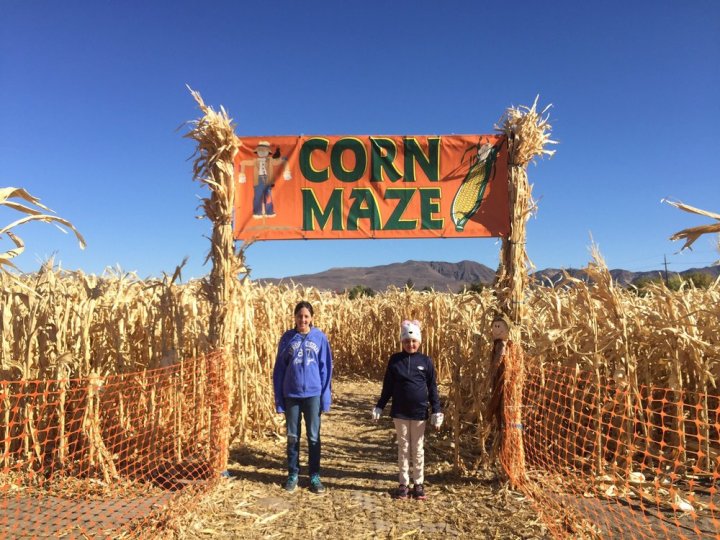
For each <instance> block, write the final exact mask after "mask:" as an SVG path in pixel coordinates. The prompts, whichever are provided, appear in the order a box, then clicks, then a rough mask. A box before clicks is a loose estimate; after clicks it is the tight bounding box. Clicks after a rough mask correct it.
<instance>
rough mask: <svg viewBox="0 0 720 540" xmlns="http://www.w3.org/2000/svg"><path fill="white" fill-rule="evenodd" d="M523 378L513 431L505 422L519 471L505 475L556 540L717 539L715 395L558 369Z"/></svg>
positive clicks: (719, 423) (718, 421) (719, 406)
mask: <svg viewBox="0 0 720 540" xmlns="http://www.w3.org/2000/svg"><path fill="white" fill-rule="evenodd" d="M525 377H526V378H525V384H524V389H523V400H522V401H523V404H522V415H521V416H522V422H521V423H517V422H512V421H511V422H508V421H507V420H511V419H512V415H510V414H507V415H506V419H507V420H506V429H508V430H521V431H522V446H523V447H524V459H525V462H524V463H525V465H524V466H525V470H524V471H517V470H515V471H508V473H509V474H510V475H511V478H512V477H513V475H514V476H515V478H520V481H518V482H516V483H517V485H518V486H519V488H520V489H522V490H523V491H524V492H525V493H526V494H527V495H528V496H530V497H531V498H532V499H533V500H534V502H535V504H536V507H537V509H538V510H539V512H540V514H541V516H542V517H543V519H544V520H545V522H546V523H547V524H548V526H549V528H550V530H551V531H552V532H553V534H554V535H555V536H557V537H562V538H565V537H586V538H593V537H597V538H648V539H655V538H720V513H719V508H718V504H719V503H720V501H719V500H718V499H719V497H718V478H719V477H720V398H719V397H718V396H717V395H708V394H705V393H698V392H688V391H677V390H669V389H665V388H655V387H646V386H641V387H639V388H638V389H637V390H633V389H632V386H631V385H629V384H627V382H626V381H625V380H624V379H622V380H620V381H614V380H612V379H611V380H604V379H603V378H602V377H601V376H600V375H596V374H595V373H592V372H577V371H576V370H575V369H568V368H559V367H552V368H546V369H544V370H543V371H540V370H533V371H528V372H527V373H526V376H525ZM515 446H517V445H515ZM520 450H521V451H522V448H521V449H520ZM516 451H517V448H511V447H504V448H503V453H504V454H512V453H513V452H516ZM515 461H517V460H515ZM503 462H504V463H506V462H509V463H512V462H513V459H512V456H508V455H505V456H504V459H503Z"/></svg>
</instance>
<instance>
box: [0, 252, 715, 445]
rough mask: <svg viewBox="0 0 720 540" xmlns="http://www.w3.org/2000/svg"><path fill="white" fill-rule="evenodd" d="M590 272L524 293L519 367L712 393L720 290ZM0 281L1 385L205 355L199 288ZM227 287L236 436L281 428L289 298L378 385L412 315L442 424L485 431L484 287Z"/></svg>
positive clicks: (110, 280)
mask: <svg viewBox="0 0 720 540" xmlns="http://www.w3.org/2000/svg"><path fill="white" fill-rule="evenodd" d="M587 272H588V274H589V275H590V277H591V278H592V282H591V283H586V282H583V281H580V280H575V279H572V278H569V277H568V278H567V279H566V280H565V282H564V283H563V284H561V285H558V286H555V287H554V288H548V287H541V286H538V287H532V288H531V289H530V290H529V292H528V295H527V300H526V303H527V309H528V314H529V316H528V318H527V323H526V325H525V327H524V328H523V329H522V333H523V339H524V348H525V351H526V357H527V362H528V366H529V369H535V370H540V371H541V372H542V370H544V369H545V368H546V367H547V366H562V367H571V368H574V369H576V370H578V371H581V370H582V371H589V372H592V373H593V374H595V377H596V378H597V381H605V380H607V379H609V378H611V377H612V376H613V374H614V373H616V372H617V371H618V370H620V371H621V372H622V373H624V374H625V375H626V376H627V378H628V381H629V382H630V383H631V384H632V385H633V386H637V385H643V384H646V385H654V386H658V385H659V386H664V387H668V388H672V389H676V390H689V391H697V392H703V393H707V392H710V393H712V392H716V391H717V388H716V384H717V378H718V375H719V374H720V365H719V359H720V340H718V336H720V284H718V283H717V282H716V283H715V284H714V285H713V286H712V287H710V288H709V289H693V288H684V289H683V290H681V291H679V292H673V291H670V290H668V289H665V288H664V287H662V286H661V285H658V286H656V287H654V288H651V289H650V290H649V293H648V294H645V295H643V296H640V295H637V294H634V293H633V292H632V291H628V290H626V289H623V288H620V287H618V286H616V285H615V284H614V283H612V281H611V279H610V275H609V273H608V271H607V268H605V267H604V265H603V264H602V261H600V262H598V263H594V264H591V265H590V266H589V267H588V269H587ZM0 280H1V285H2V287H1V292H0V294H1V295H2V296H1V298H0V305H1V306H2V307H1V308H0V309H1V310H2V312H1V317H0V333H1V334H2V348H1V349H0V368H1V369H2V378H3V379H5V380H16V381H17V380H32V379H52V378H58V377H59V375H62V374H64V375H65V376H70V377H86V376H89V375H91V374H94V375H95V376H100V377H104V376H108V375H113V374H120V373H125V372H134V371H138V370H142V369H151V368H156V367H161V366H167V365H172V364H175V363H178V362H181V361H182V360H184V359H188V358H193V357H196V356H198V355H200V354H203V353H206V352H208V349H209V342H208V336H207V332H208V318H209V313H210V306H209V304H208V302H207V301H206V300H205V297H204V296H203V294H202V290H201V284H200V283H199V282H197V283H196V282H191V283H187V284H183V285H180V284H177V283H175V281H174V280H173V278H171V277H168V276H166V277H165V278H163V279H158V280H152V281H142V280H139V279H138V278H137V277H136V276H134V275H132V274H126V273H122V272H120V271H115V272H109V273H106V274H105V275H103V276H100V277H98V276H88V275H85V274H82V273H80V272H64V271H59V270H56V269H54V268H53V267H52V266H51V265H45V266H44V267H43V268H42V269H41V270H40V271H39V272H37V273H36V274H34V275H27V276H24V277H17V276H10V275H0ZM233 291H234V298H233V299H232V301H233V304H234V309H233V311H232V313H233V318H232V319H231V321H230V322H229V327H230V332H231V335H232V340H231V350H230V351H229V352H230V354H229V369H228V375H227V376H228V382H229V384H230V388H231V405H230V413H231V430H232V436H233V438H234V439H240V440H244V439H246V438H248V437H255V436H258V435H261V434H265V433H269V432H272V431H274V430H276V429H278V428H279V427H280V426H279V424H278V419H277V417H276V416H275V414H274V410H273V396H272V385H271V378H272V369H273V364H274V357H275V352H276V345H277V340H278V338H279V336H280V335H281V334H282V332H283V331H284V330H286V329H288V328H290V327H291V326H292V324H293V321H292V309H293V306H294V305H295V303H296V302H297V301H298V300H300V299H305V300H308V301H310V302H311V303H312V304H313V306H314V308H315V311H316V317H315V324H316V325H317V326H318V327H320V328H321V329H323V330H324V331H325V332H326V333H327V335H328V337H329V339H330V342H331V345H332V348H333V353H334V357H335V360H334V362H335V366H336V373H337V374H338V376H351V375H361V376H365V377H372V378H379V377H381V375H382V373H383V371H384V368H385V363H386V361H387V358H388V357H389V355H390V354H391V353H392V352H394V351H395V350H396V349H397V348H398V346H399V344H398V337H397V333H398V328H399V324H400V321H401V320H403V319H406V318H410V319H418V320H420V321H421V322H422V324H423V338H424V340H423V348H424V350H425V352H427V353H428V354H429V355H430V356H431V357H432V358H433V359H434V361H435V364H436V367H437V371H438V375H439V380H440V382H441V383H442V384H444V385H445V386H444V388H445V389H446V392H445V394H446V395H445V399H446V401H447V403H446V410H447V412H448V413H449V420H450V422H449V425H450V426H451V427H452V429H453V431H454V432H455V434H456V436H458V437H459V435H460V434H461V433H467V432H474V433H475V434H479V433H481V432H482V427H483V425H482V424H483V418H482V408H483V403H484V401H485V399H486V397H487V396H486V393H487V392H488V391H489V389H487V388H486V387H485V385H484V381H485V379H486V376H487V372H488V371H487V370H488V360H489V356H490V351H491V346H492V344H491V341H490V338H489V332H488V328H489V322H490V320H491V318H492V314H493V313H494V311H495V309H496V307H497V306H496V299H495V295H494V294H493V291H492V290H490V289H486V290H484V291H483V292H482V294H477V293H465V294H451V293H436V292H435V293H432V292H417V291H413V290H391V291H388V292H386V293H384V294H380V295H377V296H375V297H361V298H357V299H354V300H349V299H348V298H347V297H346V296H344V295H338V294H335V293H330V292H324V291H319V290H315V289H306V290H303V289H301V288H288V287H278V286H259V285H256V284H254V283H252V282H250V281H247V280H246V281H244V282H241V283H239V284H238V286H237V287H234V288H233ZM369 399H371V398H369ZM477 437H479V435H478V436H477ZM477 437H474V438H473V439H474V441H475V442H474V444H477V445H479V443H480V442H481V441H479V440H478V439H477ZM456 452H459V449H458V447H457V446H456ZM456 459H460V456H459V454H458V455H457V456H456Z"/></svg>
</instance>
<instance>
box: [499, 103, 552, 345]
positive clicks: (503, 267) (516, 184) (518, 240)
mask: <svg viewBox="0 0 720 540" xmlns="http://www.w3.org/2000/svg"><path fill="white" fill-rule="evenodd" d="M537 100H538V98H535V101H534V102H533V104H532V106H531V107H525V106H521V107H510V108H509V109H508V110H507V111H506V112H505V115H504V116H503V117H502V118H501V119H500V122H499V125H498V126H496V129H497V130H498V131H500V132H502V133H504V134H505V135H506V136H507V138H508V147H509V148H508V149H509V163H508V166H509V170H508V182H509V186H508V188H509V190H508V191H509V193H508V195H509V197H508V202H509V205H510V237H509V238H503V239H502V250H501V254H500V265H499V268H498V272H497V280H496V281H497V287H498V289H499V290H500V291H501V294H502V296H501V302H500V307H501V310H502V311H503V312H504V313H507V314H508V316H509V317H510V319H511V320H512V321H513V322H515V323H518V324H520V323H522V321H523V320H524V317H523V314H524V299H525V298H524V297H525V289H526V288H527V283H528V273H527V268H526V263H529V259H528V257H527V252H526V249H525V238H526V232H525V223H526V222H527V220H528V218H529V217H530V213H531V212H532V208H533V206H534V203H533V200H532V187H531V186H530V184H529V182H528V177H527V166H528V164H529V163H530V161H532V160H533V159H534V158H535V157H537V156H544V155H547V156H552V155H553V154H554V153H555V151H554V150H549V149H548V148H547V145H550V144H556V141H553V140H551V139H550V132H551V129H552V128H551V126H550V123H549V117H548V116H545V117H543V115H545V114H546V113H547V111H548V109H549V108H550V105H548V106H547V107H546V108H545V109H544V110H542V111H540V112H538V110H537ZM519 332H520V329H519V328H518V329H511V338H512V339H513V340H514V341H518V342H519V337H520V334H519Z"/></svg>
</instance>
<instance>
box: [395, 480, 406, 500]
mask: <svg viewBox="0 0 720 540" xmlns="http://www.w3.org/2000/svg"><path fill="white" fill-rule="evenodd" d="M408 497H409V495H408V487H407V486H406V485H405V484H400V485H399V486H398V488H397V491H396V492H395V498H396V499H400V500H405V499H407V498H408Z"/></svg>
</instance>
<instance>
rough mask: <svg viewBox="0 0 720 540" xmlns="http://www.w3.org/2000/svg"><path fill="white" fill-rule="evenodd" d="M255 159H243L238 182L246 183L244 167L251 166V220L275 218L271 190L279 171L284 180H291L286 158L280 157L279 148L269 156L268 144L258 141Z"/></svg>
mask: <svg viewBox="0 0 720 540" xmlns="http://www.w3.org/2000/svg"><path fill="white" fill-rule="evenodd" d="M255 154H256V155H257V157H255V158H252V159H245V160H243V161H241V162H240V175H239V178H238V180H239V182H240V183H241V184H244V183H245V182H246V181H247V177H246V176H245V167H249V166H252V167H253V171H254V176H253V190H254V194H253V218H256V219H259V218H261V217H263V216H265V217H275V208H274V207H273V202H272V188H273V186H274V185H275V178H276V175H277V174H278V173H279V172H280V170H281V169H285V170H284V172H283V178H284V179H285V180H290V179H292V175H291V174H290V170H289V169H287V168H286V164H287V158H286V157H281V156H280V148H276V149H275V152H274V153H273V155H272V156H271V155H270V143H269V142H268V141H259V142H258V145H257V148H255Z"/></svg>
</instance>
